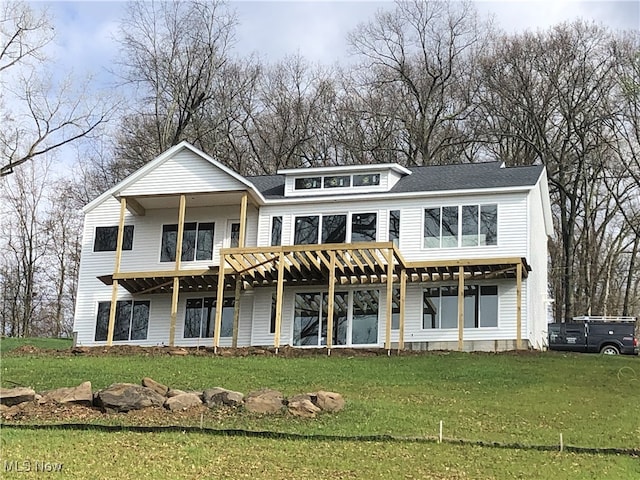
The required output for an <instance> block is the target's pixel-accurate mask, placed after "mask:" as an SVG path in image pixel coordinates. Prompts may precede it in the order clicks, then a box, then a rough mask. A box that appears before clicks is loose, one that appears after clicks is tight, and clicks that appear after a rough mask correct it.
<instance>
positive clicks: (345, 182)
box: [324, 175, 351, 188]
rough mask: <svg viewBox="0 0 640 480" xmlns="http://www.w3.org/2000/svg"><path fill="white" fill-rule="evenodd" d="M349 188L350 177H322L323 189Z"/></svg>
mask: <svg viewBox="0 0 640 480" xmlns="http://www.w3.org/2000/svg"><path fill="white" fill-rule="evenodd" d="M350 186H351V176H350V175H341V176H335V177H324V188H340V187H350Z"/></svg>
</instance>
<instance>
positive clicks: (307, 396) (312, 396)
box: [289, 393, 318, 405]
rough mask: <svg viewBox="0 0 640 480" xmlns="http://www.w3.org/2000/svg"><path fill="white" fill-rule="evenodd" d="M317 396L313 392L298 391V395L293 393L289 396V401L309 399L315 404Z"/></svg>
mask: <svg viewBox="0 0 640 480" xmlns="http://www.w3.org/2000/svg"><path fill="white" fill-rule="evenodd" d="M317 398H318V397H317V396H316V394H315V393H299V394H298V395H294V396H293V397H291V398H289V403H291V402H298V401H300V400H309V401H310V402H311V403H313V404H314V405H315V404H316V400H317Z"/></svg>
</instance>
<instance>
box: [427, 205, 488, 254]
mask: <svg viewBox="0 0 640 480" xmlns="http://www.w3.org/2000/svg"><path fill="white" fill-rule="evenodd" d="M497 244H498V206H497V205H496V204H490V205H462V206H454V207H435V208H426V209H425V210H424V242H423V245H424V247H425V248H456V247H477V246H485V245H497Z"/></svg>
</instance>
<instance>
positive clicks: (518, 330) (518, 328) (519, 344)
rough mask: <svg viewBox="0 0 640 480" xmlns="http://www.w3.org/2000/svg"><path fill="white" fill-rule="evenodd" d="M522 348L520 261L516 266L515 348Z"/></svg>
mask: <svg viewBox="0 0 640 480" xmlns="http://www.w3.org/2000/svg"><path fill="white" fill-rule="evenodd" d="M521 349H522V262H518V266H517V267H516V350H521Z"/></svg>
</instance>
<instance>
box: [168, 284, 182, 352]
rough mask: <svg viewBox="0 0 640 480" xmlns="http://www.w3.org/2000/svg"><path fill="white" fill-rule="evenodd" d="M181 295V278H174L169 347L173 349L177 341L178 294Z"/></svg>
mask: <svg viewBox="0 0 640 480" xmlns="http://www.w3.org/2000/svg"><path fill="white" fill-rule="evenodd" d="M179 293H180V278H179V277H173V290H172V292H171V316H170V322H169V346H170V347H173V346H174V345H175V341H176V318H178V294H179Z"/></svg>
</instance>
